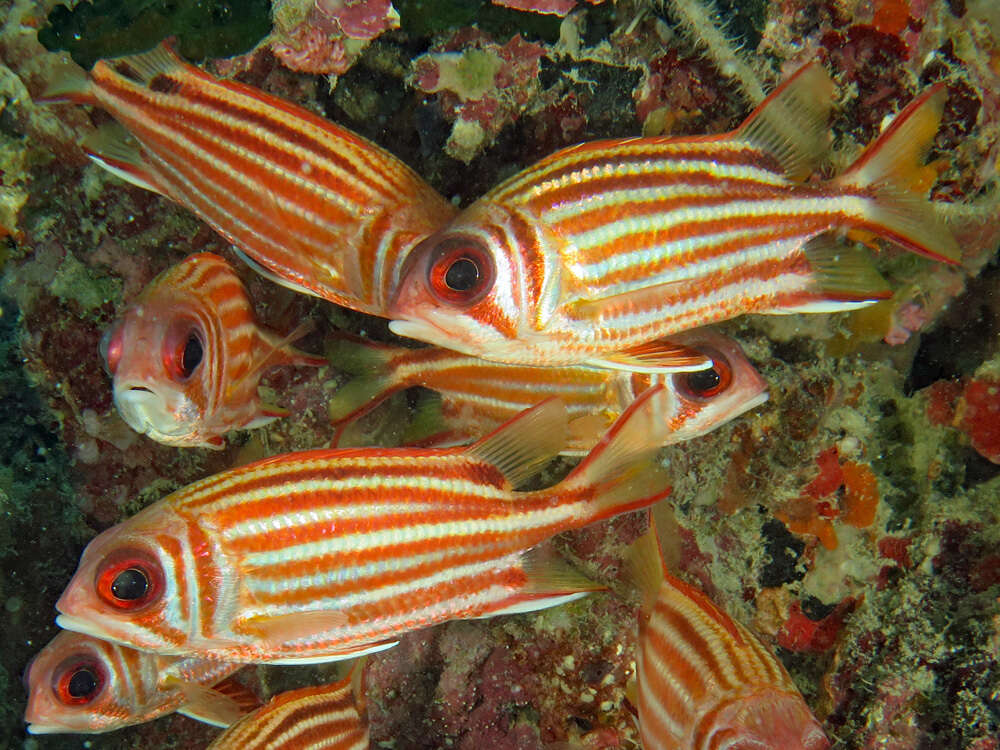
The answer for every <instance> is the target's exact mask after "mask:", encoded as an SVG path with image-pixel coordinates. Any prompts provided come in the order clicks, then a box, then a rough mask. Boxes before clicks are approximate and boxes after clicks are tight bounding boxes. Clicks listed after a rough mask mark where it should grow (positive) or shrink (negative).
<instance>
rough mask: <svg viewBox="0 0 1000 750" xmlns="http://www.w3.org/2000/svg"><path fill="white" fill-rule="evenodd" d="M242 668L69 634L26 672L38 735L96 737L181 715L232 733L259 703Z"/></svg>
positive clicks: (28, 715)
mask: <svg viewBox="0 0 1000 750" xmlns="http://www.w3.org/2000/svg"><path fill="white" fill-rule="evenodd" d="M242 666H243V665H242V664H234V663H232V662H224V661H209V660H206V659H198V658H192V657H176V656H159V655H157V654H150V653H146V652H144V651H136V650H135V649H131V648H128V647H126V646H120V645H117V644H114V643H109V642H107V641H102V640H98V639H97V638H92V637H91V636H89V635H83V634H82V633H73V632H70V631H68V630H64V631H62V632H61V633H59V634H58V635H57V636H56V637H55V638H53V639H52V640H51V641H50V642H49V644H48V645H47V646H45V648H43V649H42V650H41V651H40V652H38V655H37V656H35V658H34V660H33V661H32V662H31V664H30V665H28V669H27V670H26V671H25V684H26V687H27V689H28V707H27V709H26V710H25V712H24V720H25V721H26V722H27V723H28V731H29V732H30V733H31V734H55V733H62V732H73V733H80V734H97V733H101V732H110V731H113V730H115V729H121V728H122V727H126V726H130V725H132V724H142V723H143V722H147V721H152V720H153V719H156V718H159V717H160V716H165V715H166V714H169V713H173V712H175V711H176V712H178V713H182V714H185V715H186V716H190V717H191V718H193V719H198V720H199V721H204V722H206V723H208V724H214V725H215V726H220V727H225V726H229V725H230V724H231V723H233V722H234V721H236V720H237V719H238V718H239V717H240V716H242V715H244V714H246V713H248V712H249V711H252V710H253V709H254V708H256V707H257V706H259V705H260V701H259V700H257V697H256V696H255V695H253V694H252V693H251V692H250V691H249V690H248V689H247V688H245V687H243V686H242V685H240V684H239V683H237V682H235V681H234V680H230V679H228V678H230V677H231V676H232V675H233V674H235V673H236V672H237V671H238V670H239V669H240V668H241V667H242Z"/></svg>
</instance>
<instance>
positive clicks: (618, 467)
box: [553, 385, 670, 523]
mask: <svg viewBox="0 0 1000 750" xmlns="http://www.w3.org/2000/svg"><path fill="white" fill-rule="evenodd" d="M668 398H669V394H668V393H667V391H666V389H665V388H664V387H663V386H662V385H658V386H654V387H653V388H649V389H648V390H646V391H644V392H643V393H642V394H640V395H639V397H638V398H636V399H635V401H633V402H632V403H631V404H630V405H629V407H628V408H627V409H626V410H625V411H624V412H623V413H622V415H621V416H620V417H619V418H618V419H617V420H616V421H615V423H614V424H613V425H611V429H609V430H608V431H607V433H606V434H605V435H604V437H603V438H601V440H600V442H599V443H598V444H597V445H596V446H595V447H594V449H593V450H591V451H590V453H589V454H588V455H587V457H586V458H585V459H584V460H583V461H582V462H580V464H579V465H578V466H577V467H576V468H575V469H573V471H572V472H571V473H570V475H569V476H568V477H566V478H565V479H564V480H563V481H562V482H560V483H559V484H558V485H556V487H555V488H553V489H554V490H555V491H558V490H559V488H563V487H573V488H574V489H575V488H579V487H582V488H587V489H589V490H591V491H592V492H594V494H595V498H594V503H595V507H594V515H593V516H592V517H591V519H590V521H589V522H590V523H593V522H594V521H598V520H601V519H603V518H609V517H610V516H614V515H617V514H619V513H624V512H626V511H629V510H637V509H638V508H644V507H646V506H649V505H652V504H653V503H656V502H657V501H659V500H661V499H663V498H664V497H666V496H667V495H669V494H670V487H669V482H668V476H667V474H666V472H665V471H664V469H663V467H662V466H660V464H659V462H658V461H657V460H656V458H657V454H658V453H659V449H660V447H661V446H662V445H663V444H664V442H666V439H667V437H668V435H669V430H670V427H669V425H668V424H667V423H666V420H665V419H664V418H663V415H664V414H665V413H666V412H665V410H666V408H667V399H668Z"/></svg>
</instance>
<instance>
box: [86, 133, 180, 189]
mask: <svg viewBox="0 0 1000 750" xmlns="http://www.w3.org/2000/svg"><path fill="white" fill-rule="evenodd" d="M80 145H81V146H82V147H83V150H84V152H85V153H86V154H87V156H89V157H90V159H91V160H92V161H94V162H95V163H97V164H99V165H101V166H102V167H104V168H105V169H106V170H108V171H109V172H111V173H112V174H113V175H116V176H118V177H121V178H122V179H123V180H125V181H126V182H130V183H132V184H133V185H138V186H139V187H141V188H143V189H145V190H150V191H152V192H154V193H160V194H161V195H168V193H167V191H166V190H165V189H164V188H162V187H160V184H159V180H158V178H157V177H156V175H155V174H154V173H153V172H152V170H151V169H150V168H149V164H148V163H147V162H146V159H145V157H143V155H142V151H141V150H140V149H139V146H138V144H137V143H136V142H135V139H133V138H132V136H131V135H129V133H128V131H127V130H125V128H123V127H122V126H121V125H119V124H118V123H116V122H113V123H108V124H106V125H102V126H101V127H99V128H98V129H97V130H95V131H94V132H93V133H91V134H90V135H88V136H87V137H86V138H84V139H83V143H82V144H80Z"/></svg>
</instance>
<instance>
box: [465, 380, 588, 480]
mask: <svg viewBox="0 0 1000 750" xmlns="http://www.w3.org/2000/svg"><path fill="white" fill-rule="evenodd" d="M567 423H568V417H567V415H566V406H565V405H564V404H563V402H562V401H560V400H559V399H554V398H550V399H547V400H546V401H543V402H542V403H540V404H538V405H537V406H533V407H532V408H530V409H526V410H525V411H523V412H521V413H520V414H518V415H517V416H516V417H514V418H513V419H512V420H510V421H509V422H507V423H506V424H504V425H502V426H501V427H499V428H497V429H496V430H495V431H493V432H492V433H490V434H489V435H487V436H486V437H484V438H483V439H482V440H480V441H479V442H478V443H475V444H473V445H471V446H469V448H468V453H469V454H471V455H473V456H475V457H476V458H478V459H480V460H482V461H486V462H488V463H491V464H493V465H494V466H496V467H497V468H498V469H499V470H500V472H501V473H502V474H503V475H504V476H505V477H506V478H507V481H508V482H510V485H511V487H517V486H519V485H521V484H523V483H524V481H525V480H526V479H529V478H530V477H531V476H533V475H534V474H535V473H536V472H538V470H539V469H541V468H542V466H544V465H545V464H546V463H548V462H549V461H551V460H552V459H553V458H554V457H555V456H556V455H557V454H558V453H559V451H561V450H562V449H563V448H564V447H565V446H566V437H567V435H568V429H569V428H568V425H567Z"/></svg>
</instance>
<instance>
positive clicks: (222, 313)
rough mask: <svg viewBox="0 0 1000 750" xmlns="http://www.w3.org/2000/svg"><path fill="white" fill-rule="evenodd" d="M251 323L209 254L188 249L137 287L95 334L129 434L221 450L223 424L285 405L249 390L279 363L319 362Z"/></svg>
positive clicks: (262, 420)
mask: <svg viewBox="0 0 1000 750" xmlns="http://www.w3.org/2000/svg"><path fill="white" fill-rule="evenodd" d="M305 330H306V329H305V328H303V327H300V328H299V329H297V330H296V331H295V332H293V333H292V334H291V335H290V336H288V337H286V338H284V339H282V338H279V337H278V336H276V335H275V334H273V333H271V332H270V331H267V330H265V329H263V328H261V327H260V326H258V325H257V321H256V318H255V317H254V312H253V307H252V306H251V304H250V300H249V299H248V298H247V292H246V289H245V288H244V287H243V283H242V282H241V281H240V279H239V277H238V276H237V275H236V273H235V272H234V271H233V269H232V268H231V267H230V265H229V264H228V263H227V262H226V261H225V260H223V259H222V258H220V257H219V256H218V255H213V254H211V253H200V254H198V255H192V256H190V257H188V258H186V259H185V260H183V261H181V262H180V263H178V264H177V265H175V266H173V267H171V268H168V269H167V270H166V271H164V272H163V273H161V274H160V275H159V276H157V277H156V278H155V279H154V280H153V281H152V282H151V283H150V284H149V286H147V287H146V288H145V289H144V290H143V292H142V294H141V295H140V296H139V297H138V299H136V300H135V302H133V303H132V304H131V305H129V307H128V308H127V309H126V310H125V312H124V314H123V315H122V317H121V318H120V319H119V320H118V321H117V322H116V323H115V324H114V325H113V326H112V327H111V328H110V329H108V331H107V333H105V336H104V340H103V341H102V343H101V351H102V354H103V355H104V361H105V363H106V364H107V367H108V371H109V372H110V373H111V376H112V378H113V390H114V401H115V406H116V407H117V408H118V412H119V414H121V415H122V419H124V420H125V421H126V422H127V423H128V425H129V426H130V427H131V428H132V429H134V430H135V431H136V432H140V433H143V434H145V435H149V437H151V438H152V439H153V440H156V441H157V442H160V443H165V444H166V445H180V446H206V447H209V448H221V447H223V446H224V445H225V441H224V440H223V438H222V436H223V435H224V434H225V433H227V432H229V431H230V430H235V429H241V428H251V427H259V426H261V425H265V424H267V423H268V422H270V421H272V420H274V419H277V418H278V417H282V416H285V415H286V414H287V413H288V412H287V411H285V410H284V409H281V408H279V407H277V406H273V405H271V404H265V403H263V402H262V401H261V399H260V396H259V395H258V394H257V385H258V383H259V382H260V378H261V376H262V375H263V374H264V373H265V372H266V371H267V370H269V369H270V368H272V367H277V366H279V365H310V366H314V367H319V366H320V365H325V364H326V360H325V359H321V358H318V357H311V356H309V355H307V354H303V353H302V352H299V351H298V350H296V349H294V348H292V346H291V345H290V344H289V341H292V340H295V339H296V338H298V337H299V336H301V335H302V334H303V333H305Z"/></svg>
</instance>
